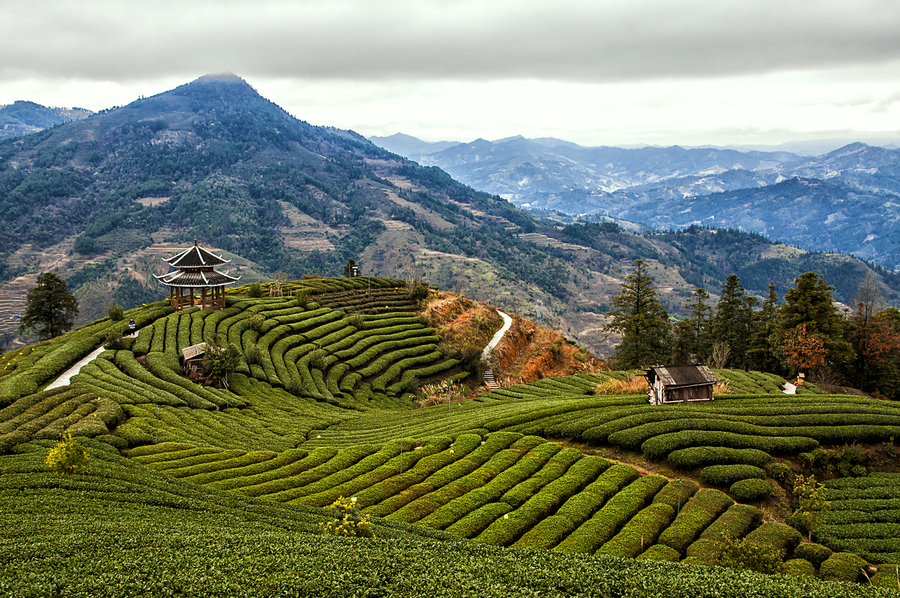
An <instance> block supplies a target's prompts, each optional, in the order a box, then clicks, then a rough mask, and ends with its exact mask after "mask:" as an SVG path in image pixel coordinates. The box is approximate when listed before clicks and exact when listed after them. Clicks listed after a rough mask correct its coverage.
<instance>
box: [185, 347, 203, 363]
mask: <svg viewBox="0 0 900 598" xmlns="http://www.w3.org/2000/svg"><path fill="white" fill-rule="evenodd" d="M205 353H206V343H199V344H197V345H191V346H190V347H185V348H184V349H182V350H181V356H182V357H183V358H184V360H185V361H187V360H188V359H193V358H195V357H199V356H201V355H204V354H205Z"/></svg>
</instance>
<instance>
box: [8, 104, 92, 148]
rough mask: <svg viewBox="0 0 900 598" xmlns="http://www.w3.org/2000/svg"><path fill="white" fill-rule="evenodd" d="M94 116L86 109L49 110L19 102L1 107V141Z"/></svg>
mask: <svg viewBox="0 0 900 598" xmlns="http://www.w3.org/2000/svg"><path fill="white" fill-rule="evenodd" d="M91 114H93V112H91V111H90V110H86V109H84V108H47V107H46V106H41V105H40V104H35V103H34V102H26V101H21V100H20V101H17V102H14V103H12V104H9V105H7V106H2V107H0V139H5V138H7V137H18V136H20V135H27V134H29V133H37V132H38V131H43V130H44V129H46V128H48V127H52V126H53V125H58V124H62V123H66V122H69V121H73V120H78V119H81V118H86V117H88V116H90V115H91Z"/></svg>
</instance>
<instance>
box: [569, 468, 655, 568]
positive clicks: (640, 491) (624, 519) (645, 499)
mask: <svg viewBox="0 0 900 598" xmlns="http://www.w3.org/2000/svg"><path fill="white" fill-rule="evenodd" d="M665 485H666V479H665V478H664V477H662V476H657V475H648V476H644V477H642V478H639V479H638V480H636V481H635V482H633V483H632V484H630V485H629V486H628V487H627V488H625V489H624V490H622V491H621V492H619V493H617V494H616V495H615V496H613V497H612V498H610V499H609V501H608V502H607V503H606V504H605V505H604V506H603V507H602V508H601V509H600V510H599V511H597V512H596V513H595V514H594V516H593V517H592V518H591V519H590V520H588V521H587V522H585V523H584V524H583V525H582V526H581V527H579V528H578V529H577V530H575V532H573V533H572V534H571V535H570V536H569V537H567V538H566V539H565V540H563V541H562V542H560V544H559V545H558V546H557V547H556V548H555V550H558V551H561V552H590V553H593V552H594V551H596V550H597V549H598V548H599V547H600V546H602V545H603V544H605V543H606V542H608V541H609V540H610V539H611V538H612V537H613V536H615V535H616V533H617V532H618V531H619V530H620V529H621V528H622V527H623V526H624V525H625V524H626V523H628V521H630V520H631V518H632V517H634V516H635V515H637V513H638V512H639V511H640V510H641V509H643V508H644V506H646V505H647V503H649V502H650V501H651V500H652V498H653V496H654V495H655V494H656V493H657V492H659V490H660V489H662V487H663V486H665Z"/></svg>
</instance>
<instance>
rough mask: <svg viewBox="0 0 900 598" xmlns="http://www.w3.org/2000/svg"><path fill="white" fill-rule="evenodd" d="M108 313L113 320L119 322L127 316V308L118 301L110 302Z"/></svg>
mask: <svg viewBox="0 0 900 598" xmlns="http://www.w3.org/2000/svg"><path fill="white" fill-rule="evenodd" d="M106 315H107V316H109V319H110V320H112V321H113V322H119V321H120V320H122V319H123V318H124V317H125V310H124V309H122V306H121V305H119V304H118V303H110V304H109V307H107V308H106Z"/></svg>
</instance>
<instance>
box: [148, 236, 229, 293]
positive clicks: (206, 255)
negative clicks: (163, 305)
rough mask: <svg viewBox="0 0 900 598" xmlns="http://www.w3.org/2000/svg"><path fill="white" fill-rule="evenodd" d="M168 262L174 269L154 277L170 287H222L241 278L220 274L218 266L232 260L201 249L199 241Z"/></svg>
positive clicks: (225, 273) (224, 273)
mask: <svg viewBox="0 0 900 598" xmlns="http://www.w3.org/2000/svg"><path fill="white" fill-rule="evenodd" d="M164 261H166V262H167V263H168V264H169V265H170V266H172V267H173V268H178V269H177V270H172V271H171V272H167V273H166V274H161V275H154V276H155V278H156V279H157V280H158V281H160V282H161V283H163V284H165V285H168V286H170V287H185V288H195V289H196V288H203V287H221V286H225V285H229V284H234V283H235V282H237V281H238V280H240V277H237V278H235V277H234V276H230V275H229V274H228V273H227V272H219V271H217V270H216V266H221V265H222V264H227V263H228V262H230V261H231V260H226V259H225V258H223V257H222V256H220V255H216V254H214V253H213V252H211V251H210V250H209V249H205V248H203V247H200V245H198V244H197V241H196V240H195V241H194V245H193V246H192V247H189V248H187V249H185V250H184V251H182V252H180V253H178V254H176V255H175V256H173V257H170V258H169V259H167V260H164Z"/></svg>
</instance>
